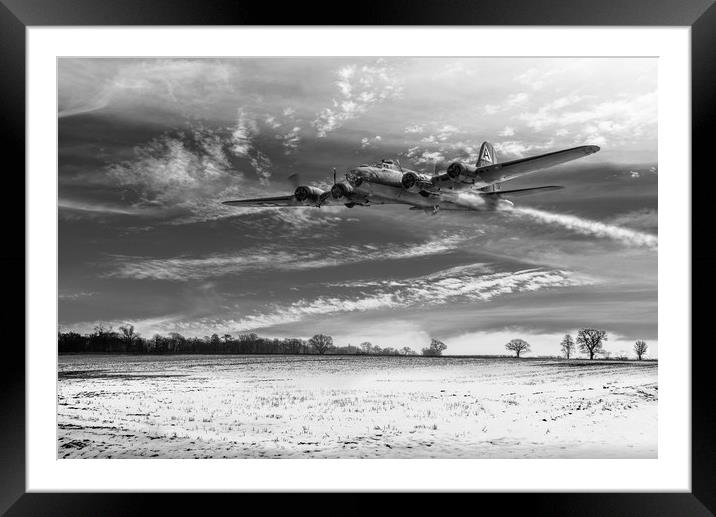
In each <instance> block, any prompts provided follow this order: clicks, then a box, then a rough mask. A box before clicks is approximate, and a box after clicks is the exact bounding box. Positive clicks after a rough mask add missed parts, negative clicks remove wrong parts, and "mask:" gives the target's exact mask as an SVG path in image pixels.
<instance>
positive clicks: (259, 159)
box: [229, 109, 271, 185]
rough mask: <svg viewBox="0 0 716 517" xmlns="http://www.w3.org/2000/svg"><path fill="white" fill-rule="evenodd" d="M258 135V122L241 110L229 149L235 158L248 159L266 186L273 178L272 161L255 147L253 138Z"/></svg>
mask: <svg viewBox="0 0 716 517" xmlns="http://www.w3.org/2000/svg"><path fill="white" fill-rule="evenodd" d="M257 133H258V129H257V125H256V121H255V120H253V119H251V118H249V117H248V116H247V115H246V113H245V112H244V110H242V109H239V111H238V116H237V120H236V125H235V126H234V127H233V129H232V131H231V145H230V147H229V149H230V151H231V153H232V154H233V155H234V156H237V157H239V158H246V159H248V160H249V163H250V164H251V167H253V169H254V171H255V172H256V175H257V176H258V178H259V181H260V182H261V183H262V184H263V185H266V184H268V181H269V178H271V160H269V158H268V156H266V155H265V154H264V153H262V152H261V151H260V150H258V149H257V148H256V147H255V146H254V144H253V138H254V137H255V135H256V134H257Z"/></svg>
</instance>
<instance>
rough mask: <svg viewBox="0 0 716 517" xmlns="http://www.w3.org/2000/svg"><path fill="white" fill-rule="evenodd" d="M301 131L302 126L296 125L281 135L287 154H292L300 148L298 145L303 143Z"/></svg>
mask: <svg viewBox="0 0 716 517" xmlns="http://www.w3.org/2000/svg"><path fill="white" fill-rule="evenodd" d="M300 132H301V128H300V127H299V126H294V128H293V129H291V131H289V132H288V133H286V134H285V135H283V136H282V137H281V141H282V144H283V147H284V153H285V154H291V153H293V152H295V151H296V149H298V145H299V144H300V143H301V137H300V136H299V134H300Z"/></svg>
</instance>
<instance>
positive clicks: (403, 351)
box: [400, 346, 415, 355]
mask: <svg viewBox="0 0 716 517" xmlns="http://www.w3.org/2000/svg"><path fill="white" fill-rule="evenodd" d="M400 353H401V354H402V355H415V351H414V350H413V349H412V348H410V347H409V346H404V347H403V348H401V349H400Z"/></svg>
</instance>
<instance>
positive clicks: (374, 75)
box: [312, 59, 401, 138]
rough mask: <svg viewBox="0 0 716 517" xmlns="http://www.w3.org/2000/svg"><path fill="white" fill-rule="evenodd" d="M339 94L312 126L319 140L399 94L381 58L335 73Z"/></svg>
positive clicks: (394, 80)
mask: <svg viewBox="0 0 716 517" xmlns="http://www.w3.org/2000/svg"><path fill="white" fill-rule="evenodd" d="M337 75H338V80H337V81H336V83H335V84H336V87H337V88H338V95H336V96H335V97H333V99H331V106H330V107H327V108H324V109H322V110H321V112H320V113H319V114H318V116H317V117H316V119H315V120H314V121H313V123H312V125H313V127H314V128H315V129H316V133H317V136H318V137H319V138H323V137H325V136H326V135H327V134H328V133H330V132H332V131H335V130H336V129H338V128H340V127H341V126H343V124H345V123H346V122H347V121H349V120H352V119H354V118H357V117H358V116H360V115H361V114H363V113H365V112H366V111H368V109H369V108H370V107H371V106H373V105H375V104H380V103H382V102H385V101H386V100H388V99H390V98H393V97H395V96H397V95H399V94H400V91H401V86H400V81H399V80H398V79H397V78H396V77H395V76H394V75H393V73H392V71H391V70H390V68H389V67H388V65H386V64H385V62H384V61H383V60H381V59H379V60H377V61H376V62H375V64H373V65H363V66H359V65H347V66H344V67H342V68H340V69H339V70H338V72H337Z"/></svg>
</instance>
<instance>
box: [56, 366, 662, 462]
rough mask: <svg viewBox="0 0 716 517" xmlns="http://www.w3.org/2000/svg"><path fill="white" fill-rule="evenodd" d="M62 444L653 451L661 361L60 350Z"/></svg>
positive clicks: (250, 452) (448, 452)
mask: <svg viewBox="0 0 716 517" xmlns="http://www.w3.org/2000/svg"><path fill="white" fill-rule="evenodd" d="M58 377H59V380H58V443H57V447H58V448H57V455H58V458H151V457H154V458H656V457H657V400H658V387H657V363H656V362H651V361H642V362H634V361H632V362H618V361H597V360H594V361H588V360H570V361H566V360H555V359H551V360H548V359H506V358H494V359H493V358H487V359H485V358H460V357H438V358H425V357H368V356H236V355H224V356H197V355H185V356H100V355H72V356H60V359H59V369H58Z"/></svg>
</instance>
